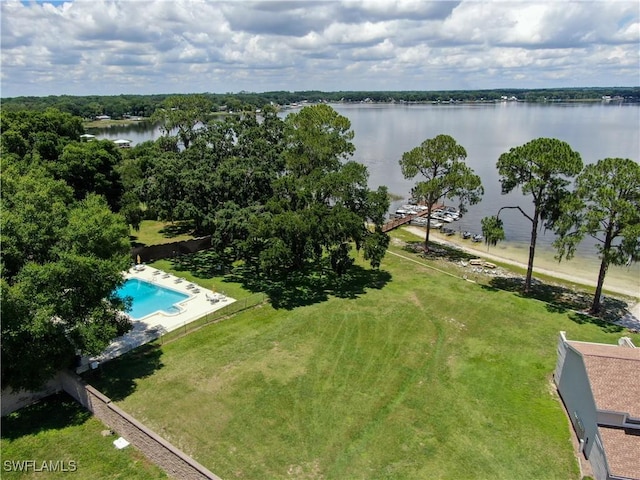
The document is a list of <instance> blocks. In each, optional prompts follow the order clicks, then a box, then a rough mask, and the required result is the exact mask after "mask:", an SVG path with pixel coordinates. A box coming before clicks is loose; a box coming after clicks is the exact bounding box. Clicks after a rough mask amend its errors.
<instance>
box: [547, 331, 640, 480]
mask: <svg viewBox="0 0 640 480" xmlns="http://www.w3.org/2000/svg"><path fill="white" fill-rule="evenodd" d="M554 381H555V383H556V386H557V387H558V393H559V394H560V397H561V398H562V402H563V403H564V406H565V408H566V410H567V414H568V416H569V418H570V420H571V424H572V426H573V430H574V432H575V434H576V436H577V439H578V442H579V445H580V451H581V453H582V454H583V455H584V458H586V459H587V460H589V463H590V465H591V468H592V470H593V476H594V477H595V478H596V480H622V479H625V480H630V479H633V480H640V348H636V347H635V345H634V344H633V343H632V342H631V340H630V339H629V338H628V337H623V338H621V339H620V341H619V342H618V345H607V344H601V343H589V342H576V341H569V340H567V338H566V335H565V332H560V339H559V341H558V360H557V363H556V370H555V372H554Z"/></svg>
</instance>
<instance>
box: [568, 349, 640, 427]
mask: <svg viewBox="0 0 640 480" xmlns="http://www.w3.org/2000/svg"><path fill="white" fill-rule="evenodd" d="M569 344H570V345H571V346H572V347H574V348H575V349H576V350H578V351H579V352H580V353H581V354H582V357H583V360H584V365H585V368H586V369H587V375H588V376H589V383H591V390H592V392H593V397H594V399H595V401H596V408H597V409H598V410H608V411H613V412H626V413H628V414H629V415H630V416H631V417H633V418H637V419H640V380H639V379H640V348H629V347H621V346H618V345H605V344H598V343H586V342H573V341H570V342H569Z"/></svg>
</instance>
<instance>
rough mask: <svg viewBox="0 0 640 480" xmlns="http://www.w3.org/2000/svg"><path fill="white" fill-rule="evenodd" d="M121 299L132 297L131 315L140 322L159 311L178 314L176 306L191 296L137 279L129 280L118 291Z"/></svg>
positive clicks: (117, 293)
mask: <svg viewBox="0 0 640 480" xmlns="http://www.w3.org/2000/svg"><path fill="white" fill-rule="evenodd" d="M116 295H118V296H119V297H120V298H125V297H131V298H132V299H133V301H132V303H131V311H130V312H129V315H130V316H131V318H133V319H134V320H139V319H141V318H144V317H146V316H147V315H151V314H152V313H155V312H157V311H163V312H166V313H169V314H171V313H177V312H178V311H179V310H177V309H176V306H175V305H176V304H177V303H179V302H181V301H182V300H185V299H187V298H189V295H185V294H184V293H180V292H176V291H175V290H170V289H168V288H164V287H161V286H160V285H155V284H152V283H149V282H145V281H144V280H139V279H137V278H130V279H128V280H127V281H126V282H125V283H124V284H123V285H122V286H121V287H120V288H119V289H118V290H116Z"/></svg>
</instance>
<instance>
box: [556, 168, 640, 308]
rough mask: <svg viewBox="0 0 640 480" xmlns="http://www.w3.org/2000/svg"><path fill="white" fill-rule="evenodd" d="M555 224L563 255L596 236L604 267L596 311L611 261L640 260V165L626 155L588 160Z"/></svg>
mask: <svg viewBox="0 0 640 480" xmlns="http://www.w3.org/2000/svg"><path fill="white" fill-rule="evenodd" d="M555 230H556V233H557V235H558V238H557V240H556V241H555V242H554V246H555V247H556V249H557V251H558V259H559V260H561V259H562V258H563V257H564V258H567V259H571V258H572V257H573V255H574V253H575V250H576V247H577V245H578V244H579V243H580V242H581V241H582V239H583V238H584V237H585V236H590V237H592V238H593V239H595V240H596V244H595V246H596V249H597V250H598V252H599V255H600V259H601V267H600V274H599V276H598V282H597V287H596V294H595V296H594V302H593V305H592V308H591V310H592V312H594V313H595V312H597V311H598V310H599V308H600V294H601V292H602V286H603V283H604V278H605V274H606V271H607V268H608V266H609V265H624V264H631V263H632V262H637V261H638V260H640V166H639V165H638V164H637V163H636V162H634V161H633V160H630V159H622V158H605V159H604V160H599V161H598V162H597V163H595V164H591V165H587V166H586V167H585V168H584V170H583V171H582V172H581V173H580V174H579V175H578V177H577V178H576V188H575V191H574V193H573V195H571V196H569V197H567V198H565V200H564V202H563V203H562V205H561V215H560V218H559V219H558V220H557V221H556V223H555Z"/></svg>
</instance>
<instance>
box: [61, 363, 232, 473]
mask: <svg viewBox="0 0 640 480" xmlns="http://www.w3.org/2000/svg"><path fill="white" fill-rule="evenodd" d="M60 384H61V387H62V389H63V390H64V391H65V392H67V393H68V394H69V395H71V396H72V397H73V398H75V399H76V400H77V401H78V402H79V403H80V404H82V405H83V406H84V407H85V408H87V409H88V410H89V411H90V412H92V413H93V414H94V415H95V416H96V418H98V419H100V420H101V421H102V422H103V423H104V424H105V425H107V426H108V427H109V428H111V429H112V430H113V431H115V432H117V433H118V435H120V436H122V437H123V438H124V439H125V440H127V441H128V442H129V443H131V444H132V445H134V446H135V447H136V448H137V449H138V450H140V451H141V452H142V453H143V454H144V455H145V456H146V457H147V458H149V460H151V461H152V462H153V463H155V464H156V465H158V466H159V467H160V468H162V469H163V470H164V471H165V472H167V474H168V475H169V476H170V477H173V478H177V479H180V480H207V479H212V480H220V479H219V477H218V476H216V475H215V474H213V473H212V472H210V471H209V470H208V469H207V468H205V467H203V466H202V465H200V464H199V463H198V462H196V461H195V460H193V459H192V458H191V457H189V456H187V455H186V454H185V453H183V452H182V451H180V450H179V449H177V448H176V447H174V446H173V445H171V443H169V442H168V441H166V440H165V439H164V438H162V437H160V436H159V435H157V434H156V433H155V432H153V431H152V430H151V429H149V428H147V427H146V426H144V425H143V424H142V423H140V422H138V421H137V420H136V419H135V418H133V417H132V416H131V415H129V414H128V413H126V412H124V411H123V410H122V409H120V408H119V407H118V406H116V405H114V404H113V403H111V400H110V399H109V398H108V397H107V396H105V395H103V394H102V393H100V392H99V391H98V390H96V389H95V388H93V387H92V386H91V385H87V384H86V383H84V382H83V381H82V379H80V378H79V377H77V376H75V375H73V374H71V373H62V374H61V375H60Z"/></svg>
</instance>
